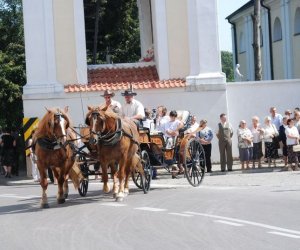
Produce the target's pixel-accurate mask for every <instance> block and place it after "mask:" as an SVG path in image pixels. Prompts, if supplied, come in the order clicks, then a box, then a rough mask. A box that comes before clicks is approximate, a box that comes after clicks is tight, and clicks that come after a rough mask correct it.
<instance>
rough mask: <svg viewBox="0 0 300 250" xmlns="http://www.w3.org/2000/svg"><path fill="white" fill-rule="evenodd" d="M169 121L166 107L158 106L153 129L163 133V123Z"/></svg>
mask: <svg viewBox="0 0 300 250" xmlns="http://www.w3.org/2000/svg"><path fill="white" fill-rule="evenodd" d="M169 121H170V117H169V116H168V115H167V108H166V107H165V106H159V107H158V108H157V117H156V128H155V129H156V130H157V131H160V132H162V133H163V134H165V124H166V123H167V122H169Z"/></svg>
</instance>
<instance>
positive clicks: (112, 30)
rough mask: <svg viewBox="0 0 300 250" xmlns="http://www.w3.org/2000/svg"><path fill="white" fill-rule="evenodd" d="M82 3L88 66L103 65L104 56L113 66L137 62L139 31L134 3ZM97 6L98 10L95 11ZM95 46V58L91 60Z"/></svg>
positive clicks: (92, 0) (131, 0) (91, 0)
mask: <svg viewBox="0 0 300 250" xmlns="http://www.w3.org/2000/svg"><path fill="white" fill-rule="evenodd" d="M84 4H85V27H86V41H87V56H88V63H92V62H93V61H94V62H95V61H96V62H97V63H104V62H105V61H106V55H107V54H110V55H111V56H112V61H113V62H114V63H127V62H136V61H138V59H139V58H140V32H139V19H138V8H137V4H136V0H127V1H122V0H110V1H107V0H98V1H95V0H85V1H84ZM97 4H100V7H99V6H98V8H96V7H97ZM97 15H98V16H97ZM97 19H99V23H98V21H97ZM96 24H98V27H99V28H97V27H96ZM95 27H96V29H95ZM95 42H97V44H96V45H95ZM95 47H96V48H97V56H96V60H93V59H94V58H95V51H94V48H95Z"/></svg>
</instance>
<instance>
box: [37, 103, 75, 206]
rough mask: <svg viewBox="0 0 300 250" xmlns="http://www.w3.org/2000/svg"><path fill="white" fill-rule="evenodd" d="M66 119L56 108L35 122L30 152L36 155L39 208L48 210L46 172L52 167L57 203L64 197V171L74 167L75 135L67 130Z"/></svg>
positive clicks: (65, 192)
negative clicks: (39, 191)
mask: <svg viewBox="0 0 300 250" xmlns="http://www.w3.org/2000/svg"><path fill="white" fill-rule="evenodd" d="M69 126H70V119H69V117H68V115H67V114H66V112H65V111H62V110H60V109H50V110H48V109H47V113H46V114H45V115H44V117H43V118H42V120H41V121H40V122H39V124H38V127H37V129H36V132H35V134H34V138H33V143H34V152H35V154H36V156H37V166H38V169H39V172H40V177H41V181H40V184H41V187H42V189H43V193H42V199H41V207H42V208H48V207H49V205H48V198H47V187H48V181H47V174H46V172H47V169H48V168H49V167H51V168H52V170H53V173H54V176H55V178H56V179H57V183H58V193H57V202H58V203H59V204H61V203H64V202H65V198H67V196H68V192H69V188H68V172H69V170H70V169H71V167H72V166H73V164H74V161H75V155H74V154H73V152H74V151H73V147H74V144H73V143H72V142H74V141H75V140H76V135H75V133H74V132H73V130H71V129H70V128H69Z"/></svg>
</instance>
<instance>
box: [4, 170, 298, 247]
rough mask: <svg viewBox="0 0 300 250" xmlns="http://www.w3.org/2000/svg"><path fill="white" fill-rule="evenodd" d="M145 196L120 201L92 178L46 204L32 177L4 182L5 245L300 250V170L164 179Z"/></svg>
mask: <svg viewBox="0 0 300 250" xmlns="http://www.w3.org/2000/svg"><path fill="white" fill-rule="evenodd" d="M160 177H161V178H160V179H159V180H157V181H154V182H153V185H152V190H151V191H150V193H149V194H146V195H144V194H143V193H142V192H141V191H140V190H137V189H136V188H134V186H133V189H132V193H131V194H130V196H128V197H127V199H126V201H124V202H122V203H116V202H114V201H113V199H112V198H111V196H107V195H104V194H103V193H102V192H101V190H100V187H101V186H100V183H99V182H96V181H91V182H90V186H89V191H88V194H87V197H80V196H79V195H78V193H77V191H76V190H74V188H73V187H72V186H71V188H70V191H71V192H70V196H69V199H68V200H67V202H66V203H65V204H62V205H57V204H56V200H55V194H56V193H55V192H56V188H57V187H56V186H54V185H50V186H49V192H48V194H49V197H50V206H51V208H50V209H45V210H41V209H40V208H39V195H40V187H39V185H37V184H34V183H33V182H32V181H29V180H18V181H14V180H12V181H11V182H10V183H7V184H9V185H7V186H0V206H1V207H0V221H1V223H0V230H1V234H0V242H1V249H42V248H43V249H105V248H107V249H147V250H148V249H155V250H158V249H272V250H273V249H300V247H299V246H300V216H299V208H300V172H278V171H272V172H264V173H261V172H260V173H258V172H255V173H247V172H246V171H244V172H240V171H236V172H233V173H228V174H225V175H219V174H213V175H211V176H206V177H205V179H204V182H203V184H202V185H201V187H200V188H192V187H190V186H189V185H188V184H187V181H186V180H184V179H179V180H171V179H170V176H160Z"/></svg>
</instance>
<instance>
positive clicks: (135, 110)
mask: <svg viewBox="0 0 300 250" xmlns="http://www.w3.org/2000/svg"><path fill="white" fill-rule="evenodd" d="M136 95H137V94H136V93H135V92H133V90H132V89H127V90H125V91H124V93H122V96H124V97H125V104H124V105H123V106H122V116H123V117H127V118H129V119H132V120H134V121H135V123H136V124H137V125H138V124H140V123H141V121H142V119H143V118H144V117H145V111H144V106H143V104H142V103H141V102H139V101H137V100H135V99H134V96H136Z"/></svg>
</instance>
